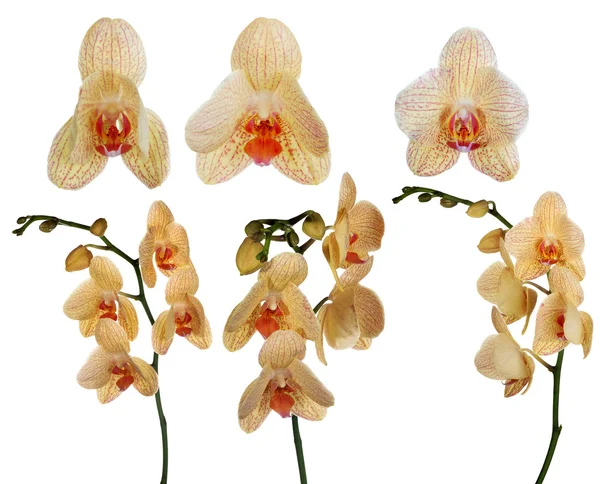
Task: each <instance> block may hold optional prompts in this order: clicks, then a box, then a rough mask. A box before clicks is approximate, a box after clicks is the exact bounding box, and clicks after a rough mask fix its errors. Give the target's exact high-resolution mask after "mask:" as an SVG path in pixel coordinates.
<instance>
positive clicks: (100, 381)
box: [77, 346, 114, 390]
mask: <svg viewBox="0 0 600 484" xmlns="http://www.w3.org/2000/svg"><path fill="white" fill-rule="evenodd" d="M113 366H114V363H113V362H112V358H111V355H110V354H109V353H107V352H106V351H105V350H104V349H102V348H101V347H100V346H98V347H97V348H96V349H95V350H94V351H92V353H91V354H90V356H89V358H88V359H87V361H86V362H85V364H84V365H83V367H82V368H81V370H79V373H78V374H77V383H79V384H80V385H81V386H82V387H83V388H87V389H93V390H95V389H98V388H101V387H103V386H104V385H106V384H107V383H108V381H109V380H110V375H111V373H110V372H111V370H112V367H113Z"/></svg>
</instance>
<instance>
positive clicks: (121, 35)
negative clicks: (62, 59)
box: [79, 18, 146, 86]
mask: <svg viewBox="0 0 600 484" xmlns="http://www.w3.org/2000/svg"><path fill="white" fill-rule="evenodd" d="M103 70H109V71H115V72H118V73H120V74H123V75H125V76H127V77H130V78H131V79H133V80H134V81H135V83H136V84H137V85H138V86H139V85H140V84H141V83H142V80H143V79H144V76H145V74H146V53H145V52H144V46H143V45H142V39H140V36H139V35H138V33H137V32H136V31H135V30H134V29H133V27H132V26H131V25H129V24H128V23H127V22H126V21H125V20H122V19H118V18H117V19H110V18H101V19H100V20H98V21H97V22H96V23H95V24H94V25H92V26H91V27H90V29H89V30H88V31H87V33H86V34H85V37H84V38H83V42H82V43H81V48H80V49H79V72H81V79H82V80H83V79H85V78H86V77H88V76H89V75H90V74H93V73H94V72H96V71H103Z"/></svg>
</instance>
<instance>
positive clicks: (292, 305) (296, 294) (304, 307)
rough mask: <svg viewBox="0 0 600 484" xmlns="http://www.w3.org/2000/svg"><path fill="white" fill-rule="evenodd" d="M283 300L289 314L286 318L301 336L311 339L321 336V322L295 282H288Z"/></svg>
mask: <svg viewBox="0 0 600 484" xmlns="http://www.w3.org/2000/svg"><path fill="white" fill-rule="evenodd" d="M280 297H281V301H282V302H283V304H285V306H286V307H287V309H288V311H289V314H286V320H287V322H288V323H290V324H291V327H292V329H293V330H294V331H296V332H297V333H298V334H300V336H302V337H304V338H306V339H307V340H310V341H316V340H317V338H318V337H319V332H320V328H319V323H318V321H317V316H316V315H315V313H314V312H313V310H312V307H311V305H310V302H309V300H308V299H307V298H306V296H305V295H304V294H303V293H302V291H300V289H298V287H297V286H295V285H294V284H288V285H287V286H286V287H285V289H284V290H283V292H281V296H280Z"/></svg>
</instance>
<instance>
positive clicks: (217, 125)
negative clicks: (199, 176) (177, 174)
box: [185, 69, 255, 153]
mask: <svg viewBox="0 0 600 484" xmlns="http://www.w3.org/2000/svg"><path fill="white" fill-rule="evenodd" d="M254 92H255V91H254V89H253V88H252V85H251V84H250V83H249V82H248V78H247V77H246V73H245V72H244V71H243V70H240V69H238V70H235V71H233V72H232V73H231V74H229V76H227V77H226V78H225V80H224V81H223V82H222V83H221V84H220V85H219V87H217V89H216V90H215V92H213V94H212V96H211V98H210V99H209V100H208V101H207V102H205V103H204V104H203V105H202V106H200V108H199V109H198V110H197V111H196V112H195V113H194V114H192V116H191V117H190V119H189V120H188V122H187V124H186V125H185V142H186V143H187V145H188V146H189V148H190V149H191V150H192V151H196V152H197V153H210V152H211V151H214V150H216V149H218V148H220V147H221V146H223V145H224V144H225V143H226V142H227V140H228V139H229V138H231V135H232V134H233V132H234V130H235V129H236V128H237V127H238V126H239V125H240V124H241V123H242V120H243V119H244V117H245V116H246V115H247V109H248V100H249V98H250V97H251V96H252V94H253V93H254Z"/></svg>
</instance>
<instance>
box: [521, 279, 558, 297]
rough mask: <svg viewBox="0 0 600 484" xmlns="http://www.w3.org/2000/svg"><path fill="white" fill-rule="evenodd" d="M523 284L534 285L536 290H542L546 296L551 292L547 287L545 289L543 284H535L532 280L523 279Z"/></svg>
mask: <svg viewBox="0 0 600 484" xmlns="http://www.w3.org/2000/svg"><path fill="white" fill-rule="evenodd" d="M523 284H527V285H528V286H532V287H535V288H536V289H537V290H538V291H540V292H543V293H544V294H545V295H546V296H549V295H550V294H552V293H551V292H550V291H549V290H548V289H546V288H545V287H543V286H540V285H539V284H537V283H535V282H533V281H525V282H524V283H523Z"/></svg>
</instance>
